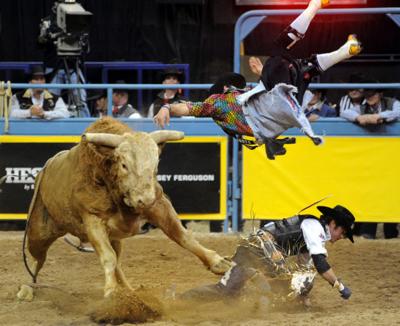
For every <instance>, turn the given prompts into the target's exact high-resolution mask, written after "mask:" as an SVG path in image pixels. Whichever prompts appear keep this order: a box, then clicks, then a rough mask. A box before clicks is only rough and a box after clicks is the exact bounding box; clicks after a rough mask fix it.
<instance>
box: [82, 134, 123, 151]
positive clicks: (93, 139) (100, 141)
mask: <svg viewBox="0 0 400 326" xmlns="http://www.w3.org/2000/svg"><path fill="white" fill-rule="evenodd" d="M82 140H86V141H88V142H89V143H93V144H96V145H103V146H108V147H118V146H119V144H121V143H122V141H123V140H124V137H122V136H120V135H114V134H105V133H90V132H88V133H86V134H83V135H82Z"/></svg>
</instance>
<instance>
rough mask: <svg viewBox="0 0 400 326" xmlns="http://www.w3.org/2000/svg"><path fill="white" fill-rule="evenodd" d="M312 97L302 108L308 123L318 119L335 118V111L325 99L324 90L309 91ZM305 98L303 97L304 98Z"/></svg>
mask: <svg viewBox="0 0 400 326" xmlns="http://www.w3.org/2000/svg"><path fill="white" fill-rule="evenodd" d="M310 91H311V93H312V97H311V99H310V101H309V102H308V103H307V104H306V105H305V106H304V108H305V109H304V114H305V115H306V117H307V119H308V120H309V121H316V120H318V118H320V117H324V118H325V117H326V118H329V117H331V118H332V117H336V110H335V109H334V108H332V107H331V106H330V105H329V103H328V101H327V99H326V90H324V89H313V90H310ZM304 97H305V96H304Z"/></svg>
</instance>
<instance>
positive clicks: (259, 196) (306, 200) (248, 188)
mask: <svg viewBox="0 0 400 326" xmlns="http://www.w3.org/2000/svg"><path fill="white" fill-rule="evenodd" d="M296 138H297V144H295V145H287V146H286V148H287V154H286V155H284V156H276V159H275V160H274V161H271V160H268V159H267V158H266V155H265V150H264V147H262V148H259V149H256V150H254V151H249V150H247V149H244V153H243V216H244V218H246V219H251V218H253V217H254V218H255V219H281V218H285V217H288V216H292V215H294V214H296V213H297V212H299V211H300V210H301V209H302V208H304V207H306V206H307V205H308V204H311V203H313V202H315V201H317V200H319V199H321V198H324V197H326V196H329V195H330V197H329V198H328V199H326V200H324V201H323V202H322V203H321V204H319V205H325V206H334V205H337V204H341V205H343V206H346V207H347V208H349V209H350V210H351V211H352V212H353V213H354V216H355V217H356V221H358V222H400V205H399V185H400V170H399V166H400V152H399V151H398V150H397V149H398V148H400V138H398V137H325V144H323V145H321V146H314V145H313V144H312V142H311V141H310V140H308V139H307V138H306V137H296ZM303 214H314V215H316V216H320V213H319V211H318V210H317V209H316V207H312V208H310V209H308V210H306V211H304V212H303Z"/></svg>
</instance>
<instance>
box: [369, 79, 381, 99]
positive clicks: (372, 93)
mask: <svg viewBox="0 0 400 326" xmlns="http://www.w3.org/2000/svg"><path fill="white" fill-rule="evenodd" d="M364 83H368V84H379V80H377V79H366V80H365V81H364ZM383 91H384V90H383V89H379V88H367V89H365V90H364V97H365V98H369V97H371V96H373V95H375V94H376V93H382V92H383Z"/></svg>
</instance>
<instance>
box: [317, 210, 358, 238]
mask: <svg viewBox="0 0 400 326" xmlns="http://www.w3.org/2000/svg"><path fill="white" fill-rule="evenodd" d="M317 208H318V210H319V211H320V212H321V213H322V214H323V215H325V216H329V217H331V218H332V219H333V220H334V221H335V222H336V226H341V227H343V228H344V230H345V234H346V237H347V238H349V240H350V241H351V242H353V243H354V240H353V225H354V221H355V218H354V216H353V214H352V213H351V212H350V211H349V210H348V209H347V208H346V207H343V206H341V205H336V206H335V207H334V208H330V207H327V206H317Z"/></svg>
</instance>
